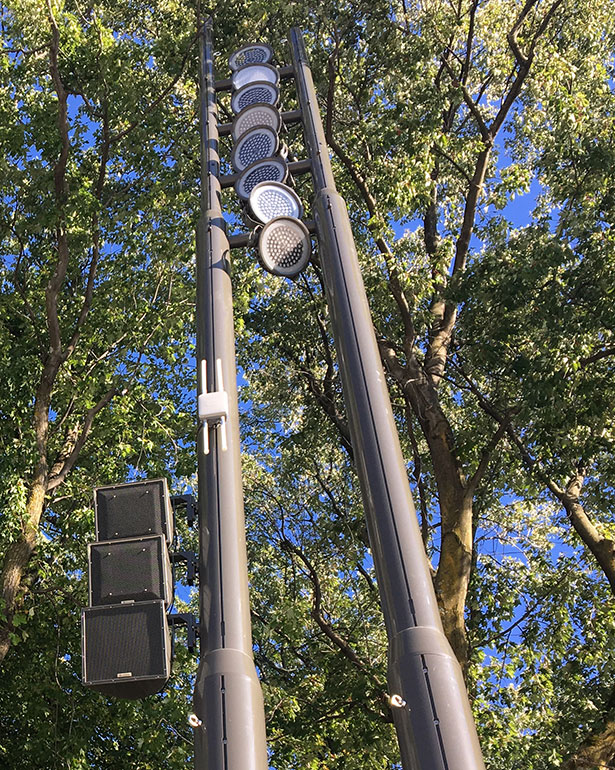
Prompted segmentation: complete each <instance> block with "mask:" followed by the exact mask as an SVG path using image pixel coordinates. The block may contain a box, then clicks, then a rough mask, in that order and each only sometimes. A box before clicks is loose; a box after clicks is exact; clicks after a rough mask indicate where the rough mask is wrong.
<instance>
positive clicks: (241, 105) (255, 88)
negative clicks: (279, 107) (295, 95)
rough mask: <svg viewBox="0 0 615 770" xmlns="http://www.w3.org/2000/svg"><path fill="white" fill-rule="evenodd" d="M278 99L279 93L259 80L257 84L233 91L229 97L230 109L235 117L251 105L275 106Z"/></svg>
mask: <svg viewBox="0 0 615 770" xmlns="http://www.w3.org/2000/svg"><path fill="white" fill-rule="evenodd" d="M279 98H280V92H279V91H278V89H277V87H276V86H274V85H272V84H271V83H267V82H264V81H262V80H261V81H259V82H258V83H248V85H247V86H244V87H243V88H240V89H239V90H238V91H235V93H234V94H233V95H232V96H231V109H232V110H233V112H234V113H235V115H236V114H237V113H238V112H241V111H242V110H243V109H245V108H246V107H249V106H250V105H251V104H271V105H274V106H275V105H276V104H277V103H278V99H279Z"/></svg>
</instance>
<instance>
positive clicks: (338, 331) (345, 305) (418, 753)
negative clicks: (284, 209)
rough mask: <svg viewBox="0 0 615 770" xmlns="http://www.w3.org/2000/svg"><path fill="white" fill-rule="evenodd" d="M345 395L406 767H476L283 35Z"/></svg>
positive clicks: (365, 309)
mask: <svg viewBox="0 0 615 770" xmlns="http://www.w3.org/2000/svg"><path fill="white" fill-rule="evenodd" d="M290 45H291V51H292V58H293V65H294V69H295V79H296V84H297V93H298V97H299V104H300V107H301V111H302V114H303V125H304V132H305V138H306V143H307V145H308V149H309V152H310V156H311V159H312V175H313V178H314V188H315V200H314V218H315V220H316V229H317V234H318V241H319V244H320V247H321V248H320V260H321V264H322V268H323V274H324V279H325V291H326V299H327V303H328V305H329V309H330V312H331V322H332V328H333V336H334V340H335V346H336V350H337V354H338V360H339V366H340V372H341V376H342V386H343V391H344V401H345V404H346V410H347V413H348V420H349V424H350V431H351V436H352V443H353V448H354V451H355V457H356V462H357V473H358V476H359V482H360V485H361V492H362V497H363V505H364V509H365V515H366V519H367V527H368V532H369V538H370V543H371V547H372V554H373V558H374V566H375V569H376V575H377V578H378V586H379V591H380V597H381V602H382V608H383V612H384V617H385V622H386V626H387V633H388V638H389V658H388V660H389V665H388V683H389V688H390V694H391V696H392V697H391V705H392V711H393V719H394V722H395V728H396V731H397V736H398V740H399V745H400V751H401V759H402V765H403V767H404V770H483V769H484V764H483V759H482V755H481V750H480V746H479V743H478V737H477V734H476V727H475V725H474V720H473V718H472V713H471V711H470V706H469V702H468V697H467V693H466V690H465V686H464V682H463V677H462V674H461V668H460V666H459V664H458V662H457V659H456V658H455V655H454V654H453V651H452V649H451V647H450V645H449V643H448V641H447V639H446V637H445V636H444V632H443V630H442V624H441V621H440V616H439V613H438V606H437V603H436V597H435V593H434V589H433V585H432V582H431V576H430V570H429V566H428V563H427V558H426V555H425V550H424V548H423V543H422V540H421V536H420V531H419V527H418V522H417V518H416V514H415V510H414V505H413V502H412V497H411V494H410V487H409V483H408V477H407V474H406V468H405V463H404V460H403V456H402V453H401V448H400V445H399V437H398V434H397V429H396V427H395V423H394V420H393V414H392V409H391V403H390V399H389V394H388V390H387V386H386V382H385V377H384V371H383V368H382V362H381V359H380V354H379V352H378V346H377V343H376V338H375V334H374V329H373V324H372V321H371V316H370V311H369V306H368V303H367V297H366V294H365V288H364V286H363V280H362V278H361V273H360V269H359V262H358V259H357V253H356V249H355V245H354V239H353V235H352V230H351V228H350V221H349V219H348V212H347V210H346V205H345V203H344V200H343V199H342V197H341V196H340V195H339V194H338V193H337V190H336V188H335V181H334V178H333V173H332V170H331V164H330V161H329V152H328V148H327V144H326V140H325V134H324V131H323V127H322V121H321V118H320V113H319V110H318V103H317V100H316V92H315V89H314V83H313V81H312V75H311V72H310V68H309V65H308V60H307V56H306V53H305V48H304V45H303V39H302V36H301V33H300V31H299V30H298V29H296V28H294V29H292V30H291V39H290Z"/></svg>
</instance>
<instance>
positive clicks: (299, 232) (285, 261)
mask: <svg viewBox="0 0 615 770" xmlns="http://www.w3.org/2000/svg"><path fill="white" fill-rule="evenodd" d="M310 252H311V241H310V233H309V231H308V229H307V227H306V226H305V225H304V224H303V222H302V221H301V220H300V219H295V218H294V217H276V218H275V219H272V220H271V221H270V222H267V224H266V225H265V226H264V227H263V229H262V230H261V233H260V236H259V239H258V257H259V260H260V263H261V265H262V266H263V267H264V268H265V270H267V272H269V273H273V275H281V276H284V277H285V278H294V277H296V276H297V275H299V273H300V272H301V271H302V270H305V268H306V267H307V264H308V262H309V261H310Z"/></svg>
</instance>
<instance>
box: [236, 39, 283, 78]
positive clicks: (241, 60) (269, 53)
mask: <svg viewBox="0 0 615 770" xmlns="http://www.w3.org/2000/svg"><path fill="white" fill-rule="evenodd" d="M272 59H273V48H272V47H271V46H270V45H267V44H266V43H248V45H244V46H242V47H241V48H238V49H237V50H236V51H234V52H233V53H232V54H231V55H230V56H229V60H228V64H229V67H230V68H231V69H232V70H233V72H235V70H238V69H239V68H240V67H245V65H246V64H268V63H269V62H270V61H271V60H272Z"/></svg>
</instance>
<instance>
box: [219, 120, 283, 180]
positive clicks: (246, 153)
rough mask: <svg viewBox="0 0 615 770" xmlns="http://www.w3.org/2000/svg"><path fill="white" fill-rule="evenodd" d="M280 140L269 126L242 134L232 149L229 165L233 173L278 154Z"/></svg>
mask: <svg viewBox="0 0 615 770" xmlns="http://www.w3.org/2000/svg"><path fill="white" fill-rule="evenodd" d="M279 144H280V140H279V139H278V135H277V134H276V132H275V131H274V130H273V129H272V128H269V126H256V128H253V129H252V130H251V131H248V132H246V133H245V134H243V135H242V136H241V137H240V138H239V139H238V141H237V142H236V143H235V146H234V147H233V152H232V154H231V164H232V166H233V168H234V169H235V171H243V170H244V168H247V167H248V166H249V165H250V164H252V163H256V161H257V160H263V159H264V158H272V157H273V156H274V155H276V154H277V152H278V145H279Z"/></svg>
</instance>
